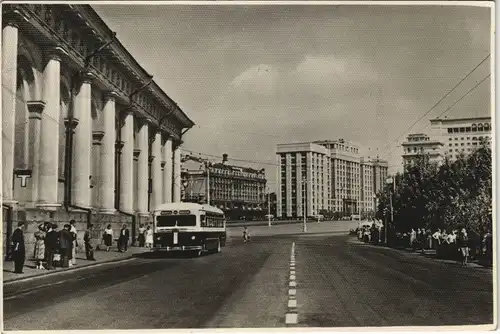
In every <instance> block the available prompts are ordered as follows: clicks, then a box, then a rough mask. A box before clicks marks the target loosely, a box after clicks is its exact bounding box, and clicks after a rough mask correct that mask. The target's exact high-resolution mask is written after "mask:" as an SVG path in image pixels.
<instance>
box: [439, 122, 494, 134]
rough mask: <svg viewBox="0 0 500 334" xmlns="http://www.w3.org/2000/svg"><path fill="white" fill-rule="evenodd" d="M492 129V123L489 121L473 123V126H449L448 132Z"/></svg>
mask: <svg viewBox="0 0 500 334" xmlns="http://www.w3.org/2000/svg"><path fill="white" fill-rule="evenodd" d="M490 129H491V125H490V124H488V123H484V124H481V123H479V124H477V125H476V124H472V126H465V127H453V128H448V133H464V132H476V131H489V130H490Z"/></svg>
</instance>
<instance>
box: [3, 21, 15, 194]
mask: <svg viewBox="0 0 500 334" xmlns="http://www.w3.org/2000/svg"><path fill="white" fill-rule="evenodd" d="M17 44H18V27H17V24H16V23H15V21H14V20H8V21H7V25H6V26H5V27H4V28H3V29H2V119H1V121H2V152H1V153H2V155H1V156H2V192H3V198H2V199H3V202H6V203H9V202H12V201H13V182H14V143H15V140H14V132H15V131H14V128H15V122H16V89H17Z"/></svg>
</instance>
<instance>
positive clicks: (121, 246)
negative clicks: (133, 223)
mask: <svg viewBox="0 0 500 334" xmlns="http://www.w3.org/2000/svg"><path fill="white" fill-rule="evenodd" d="M129 236H130V234H129V230H128V228H127V224H123V226H122V229H121V230H120V236H119V237H118V251H120V252H126V251H127V247H128V239H129Z"/></svg>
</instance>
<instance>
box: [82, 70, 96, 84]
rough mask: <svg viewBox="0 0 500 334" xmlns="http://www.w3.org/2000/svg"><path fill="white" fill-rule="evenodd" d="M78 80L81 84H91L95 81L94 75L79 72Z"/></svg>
mask: <svg viewBox="0 0 500 334" xmlns="http://www.w3.org/2000/svg"><path fill="white" fill-rule="evenodd" d="M78 79H80V82H81V83H86V84H91V83H92V81H93V80H94V79H95V74H94V73H92V72H89V71H85V72H80V74H79V75H78Z"/></svg>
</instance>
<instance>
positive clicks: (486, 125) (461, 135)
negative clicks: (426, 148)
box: [430, 117, 492, 159]
mask: <svg viewBox="0 0 500 334" xmlns="http://www.w3.org/2000/svg"><path fill="white" fill-rule="evenodd" d="M430 122H431V129H432V130H431V131H432V136H433V137H434V138H436V140H438V141H440V142H442V143H443V144H444V146H443V148H442V155H443V156H447V157H449V158H450V159H456V158H457V157H458V156H459V155H460V154H462V153H463V154H465V155H467V154H469V153H471V152H472V151H473V150H474V149H475V148H476V147H477V145H479V142H480V141H481V140H483V139H484V140H485V141H486V142H487V143H490V141H491V129H492V128H491V117H469V118H447V117H445V118H435V119H432V120H431V121H430Z"/></svg>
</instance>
